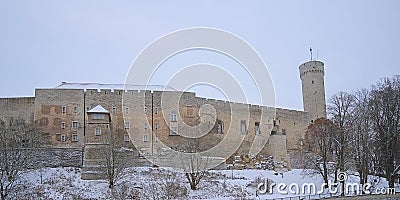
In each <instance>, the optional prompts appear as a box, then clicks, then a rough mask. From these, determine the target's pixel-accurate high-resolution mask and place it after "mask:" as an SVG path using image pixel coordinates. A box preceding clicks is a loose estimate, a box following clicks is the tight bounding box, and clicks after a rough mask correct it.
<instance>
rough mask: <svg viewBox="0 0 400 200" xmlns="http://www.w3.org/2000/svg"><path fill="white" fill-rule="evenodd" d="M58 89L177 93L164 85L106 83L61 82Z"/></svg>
mask: <svg viewBox="0 0 400 200" xmlns="http://www.w3.org/2000/svg"><path fill="white" fill-rule="evenodd" d="M56 88H57V89H97V90H99V89H108V90H152V91H165V90H167V91H175V89H174V88H172V87H170V86H164V85H129V84H104V83H68V82H61V84H60V85H59V86H57V87H56Z"/></svg>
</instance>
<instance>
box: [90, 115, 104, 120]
mask: <svg viewBox="0 0 400 200" xmlns="http://www.w3.org/2000/svg"><path fill="white" fill-rule="evenodd" d="M92 119H94V120H101V119H104V114H92Z"/></svg>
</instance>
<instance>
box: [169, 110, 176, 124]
mask: <svg viewBox="0 0 400 200" xmlns="http://www.w3.org/2000/svg"><path fill="white" fill-rule="evenodd" d="M169 120H170V121H171V122H176V121H177V120H176V112H175V111H172V112H171V114H170V115H169Z"/></svg>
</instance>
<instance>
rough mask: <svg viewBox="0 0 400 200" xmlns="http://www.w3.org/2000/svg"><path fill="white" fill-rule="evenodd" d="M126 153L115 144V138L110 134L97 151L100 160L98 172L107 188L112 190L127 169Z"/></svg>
mask: <svg viewBox="0 0 400 200" xmlns="http://www.w3.org/2000/svg"><path fill="white" fill-rule="evenodd" d="M127 155H128V153H126V152H125V151H124V149H122V148H120V147H119V146H118V144H117V140H116V136H115V135H114V134H113V133H111V134H110V136H109V137H108V139H107V142H106V144H103V145H101V147H99V149H98V151H97V157H98V158H99V160H100V170H101V172H102V174H103V175H105V178H106V179H107V180H108V187H109V188H111V189H112V188H113V187H114V185H115V183H116V181H117V180H118V179H119V178H120V177H121V176H122V174H123V171H124V170H125V169H126V168H127V167H128V162H127V161H128V158H127Z"/></svg>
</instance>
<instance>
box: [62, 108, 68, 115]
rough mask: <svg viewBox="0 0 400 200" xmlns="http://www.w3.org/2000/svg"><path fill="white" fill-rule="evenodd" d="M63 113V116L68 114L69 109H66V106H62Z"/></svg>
mask: <svg viewBox="0 0 400 200" xmlns="http://www.w3.org/2000/svg"><path fill="white" fill-rule="evenodd" d="M61 113H62V114H65V113H67V107H66V106H62V107H61Z"/></svg>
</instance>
